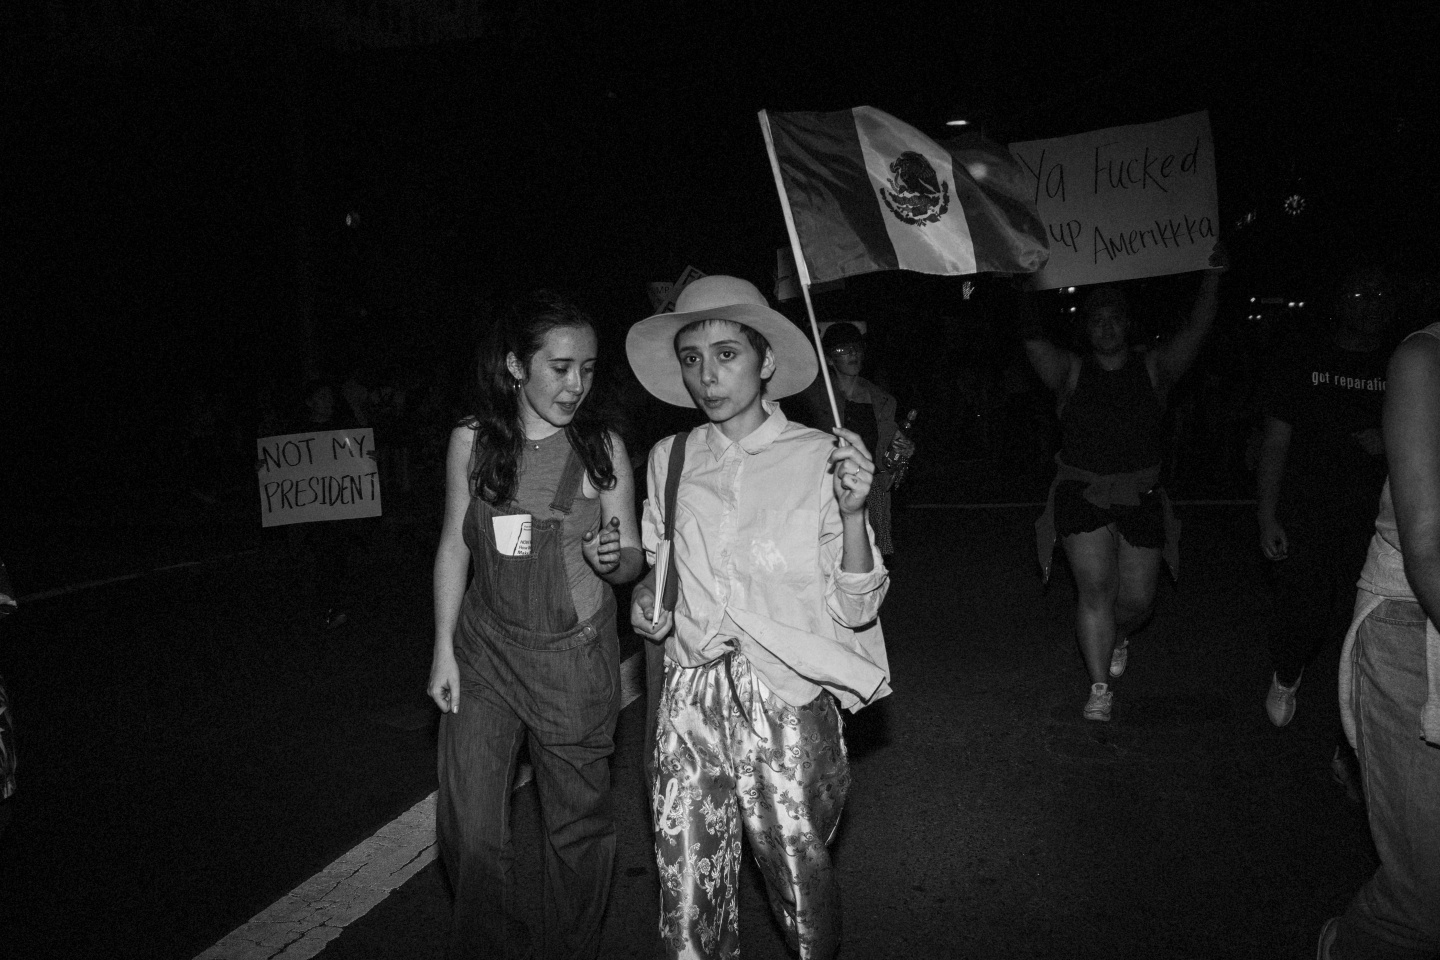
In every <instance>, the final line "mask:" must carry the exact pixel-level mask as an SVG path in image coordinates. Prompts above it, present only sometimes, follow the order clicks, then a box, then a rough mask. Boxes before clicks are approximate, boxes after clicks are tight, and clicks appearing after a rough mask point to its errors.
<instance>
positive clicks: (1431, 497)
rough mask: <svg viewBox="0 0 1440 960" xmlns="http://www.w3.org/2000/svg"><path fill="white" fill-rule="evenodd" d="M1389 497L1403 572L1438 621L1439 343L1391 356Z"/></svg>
mask: <svg viewBox="0 0 1440 960" xmlns="http://www.w3.org/2000/svg"><path fill="white" fill-rule="evenodd" d="M1384 425H1385V449H1386V450H1388V451H1389V454H1388V457H1387V459H1388V462H1389V466H1390V496H1391V499H1392V500H1393V501H1394V504H1395V520H1396V522H1397V524H1398V525H1399V528H1400V550H1401V553H1403V554H1404V556H1405V576H1406V578H1407V579H1408V580H1409V581H1410V586H1411V588H1412V589H1414V591H1415V596H1416V598H1417V599H1419V601H1420V606H1422V607H1423V608H1424V609H1425V616H1426V617H1428V618H1429V619H1430V622H1431V623H1440V343H1437V342H1436V341H1435V340H1434V339H1433V338H1431V337H1414V338H1412V339H1410V340H1407V341H1406V342H1405V343H1403V344H1401V346H1400V349H1398V350H1397V351H1395V356H1394V357H1392V358H1391V359H1390V371H1389V377H1388V380H1387V386H1386V396H1385V416H1384Z"/></svg>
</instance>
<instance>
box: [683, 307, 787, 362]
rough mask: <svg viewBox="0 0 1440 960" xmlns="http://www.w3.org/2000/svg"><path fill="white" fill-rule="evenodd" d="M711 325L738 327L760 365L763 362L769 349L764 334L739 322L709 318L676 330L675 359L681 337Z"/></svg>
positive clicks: (768, 342)
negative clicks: (756, 354) (724, 324)
mask: <svg viewBox="0 0 1440 960" xmlns="http://www.w3.org/2000/svg"><path fill="white" fill-rule="evenodd" d="M712 323H731V324H734V325H735V326H737V327H739V328H740V332H741V333H743V334H745V339H746V340H748V341H749V342H750V346H752V347H754V348H755V352H756V353H758V354H759V355H760V361H761V362H762V363H763V362H764V361H765V351H766V350H769V349H770V341H769V340H766V339H765V334H763V333H761V332H760V331H759V330H756V329H755V328H754V327H752V326H749V325H747V324H744V323H741V322H740V321H739V320H726V319H725V318H723V317H709V318H707V319H705V320H695V321H693V322H691V323H687V324H685V326H683V327H681V328H680V329H679V330H676V331H675V355H676V356H677V357H678V356H679V355H680V337H681V335H683V334H686V333H689V332H690V331H692V330H699V329H701V328H702V327H705V326H708V325H710V324H712Z"/></svg>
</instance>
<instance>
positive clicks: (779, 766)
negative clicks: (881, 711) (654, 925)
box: [651, 652, 850, 960]
mask: <svg viewBox="0 0 1440 960" xmlns="http://www.w3.org/2000/svg"><path fill="white" fill-rule="evenodd" d="M841 726H842V725H841V720H840V710H839V708H838V706H837V705H836V703H835V699H834V697H832V696H831V695H830V694H829V693H821V694H820V695H819V696H818V697H816V698H815V699H814V700H812V701H810V702H809V703H807V704H805V705H804V706H802V707H792V706H790V705H789V704H786V703H785V702H783V701H782V700H780V699H779V698H778V697H776V696H774V695H773V694H772V693H770V691H769V690H767V689H766V688H765V686H764V684H763V683H761V681H760V679H759V678H758V677H756V676H755V674H754V672H753V670H752V669H751V666H750V662H749V661H748V660H746V659H745V658H744V657H743V656H742V655H741V654H739V653H738V652H731V653H729V654H727V655H726V656H724V657H722V658H720V659H719V660H715V661H712V662H711V663H707V664H705V665H704V666H701V667H695V668H685V667H680V666H678V665H677V664H675V663H672V662H670V661H666V663H665V689H664V692H663V693H662V694H661V699H660V709H659V731H658V736H657V740H656V745H655V765H656V776H655V781H654V784H653V785H652V787H653V793H652V801H651V802H652V804H653V808H654V811H655V824H656V830H655V858H656V861H657V862H658V864H659V867H660V940H661V943H662V946H663V953H664V956H666V957H676V958H681V957H683V958H687V960H700V958H703V960H730V958H735V957H739V956H740V922H739V916H738V912H737V911H738V909H739V889H738V887H739V882H740V835H741V830H742V829H743V830H744V833H745V836H746V837H747V838H748V839H749V841H750V849H751V851H752V852H753V853H754V855H755V860H756V862H757V863H758V864H759V866H760V872H761V874H762V875H763V876H764V877H765V885H766V887H767V888H768V889H767V893H768V894H769V899H770V907H771V909H772V910H773V911H774V913H775V916H776V919H778V920H779V922H780V925H781V926H782V927H783V928H784V930H785V935H786V939H787V940H788V941H789V943H790V947H791V949H792V950H796V951H798V952H799V954H800V957H801V958H802V960H828V958H831V957H834V956H835V954H836V952H837V951H838V950H839V947H840V890H839V886H838V884H837V883H836V878H835V870H834V867H833V866H832V865H831V863H830V853H829V851H828V850H827V849H826V845H827V844H828V843H829V842H830V840H831V838H832V837H833V836H834V834H835V828H836V827H837V826H838V825H839V823H840V812H841V810H842V808H843V807H844V805H845V795H846V793H847V792H848V790H849V788H850V766H849V761H848V760H847V758H846V755H845V742H844V740H843V738H842V737H841Z"/></svg>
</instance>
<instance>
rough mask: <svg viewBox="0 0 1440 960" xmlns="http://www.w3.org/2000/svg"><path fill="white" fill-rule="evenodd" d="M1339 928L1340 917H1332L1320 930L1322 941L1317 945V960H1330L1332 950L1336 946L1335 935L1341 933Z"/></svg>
mask: <svg viewBox="0 0 1440 960" xmlns="http://www.w3.org/2000/svg"><path fill="white" fill-rule="evenodd" d="M1339 928H1340V918H1339V917H1331V918H1330V919H1329V920H1326V921H1325V924H1324V926H1322V927H1321V928H1320V940H1319V942H1317V943H1316V944H1315V960H1330V948H1331V947H1332V946H1334V945H1335V935H1336V934H1337V933H1339Z"/></svg>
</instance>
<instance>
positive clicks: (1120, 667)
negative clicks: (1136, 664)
mask: <svg viewBox="0 0 1440 960" xmlns="http://www.w3.org/2000/svg"><path fill="white" fill-rule="evenodd" d="M1129 661H1130V641H1129V640H1126V641H1125V642H1124V643H1121V644H1116V646H1115V649H1114V650H1111V651H1110V676H1112V677H1118V676H1121V675H1123V674H1124V673H1125V664H1126V663H1128V662H1129Z"/></svg>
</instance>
